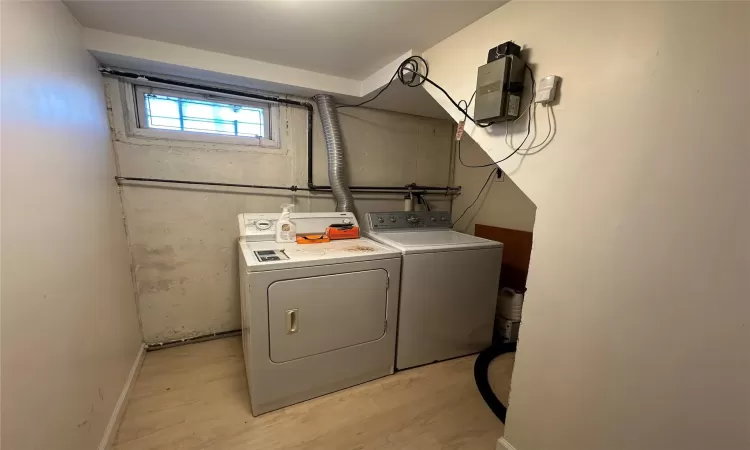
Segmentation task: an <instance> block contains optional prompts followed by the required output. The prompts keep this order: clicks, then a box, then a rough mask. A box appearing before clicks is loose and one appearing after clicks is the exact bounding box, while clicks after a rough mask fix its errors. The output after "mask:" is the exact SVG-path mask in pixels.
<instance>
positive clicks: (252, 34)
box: [65, 0, 504, 80]
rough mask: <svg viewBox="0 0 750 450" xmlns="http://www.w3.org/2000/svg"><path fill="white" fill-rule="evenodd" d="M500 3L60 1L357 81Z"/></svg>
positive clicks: (139, 32)
mask: <svg viewBox="0 0 750 450" xmlns="http://www.w3.org/2000/svg"><path fill="white" fill-rule="evenodd" d="M503 3H504V1H497V0H482V1H471V0H464V1H450V0H446V1H443V0H431V1H424V0H423V1H387V0H359V1H357V0H350V1H317V0H308V1H303V0H296V1H292V0H277V1H232V2H227V1H209V0H204V1H109V0H102V1H91V0H87V1H66V2H65V4H66V5H67V6H68V8H69V9H70V11H71V12H72V13H73V15H74V16H75V17H76V19H78V21H79V22H80V23H81V25H83V26H84V27H87V28H94V29H100V30H105V31H109V32H113V33H118V34H125V35H128V36H137V37H141V38H146V39H152V40H157V41H162V42H168V43H172V44H177V45H183V46H186V47H193V48H197V49H202V50H208V51H212V52H217V53H224V54H229V55H234V56H240V57H244V58H250V59H255V60H260V61H265V62H269V63H274V64H280V65H285V66H290V67H295V68H300V69H306V70H311V71H315V72H320V73H324V74H329V75H337V76H341V77H345V78H353V79H358V80H362V79H364V78H366V77H367V76H369V75H370V74H372V73H373V72H375V71H376V70H378V69H380V68H381V67H383V66H384V65H386V64H388V63H389V62H391V61H393V60H394V59H396V58H398V57H399V56H400V55H402V54H404V53H405V52H407V51H409V50H413V51H414V52H415V53H419V52H421V51H423V50H426V49H427V48H429V47H431V46H432V45H434V44H437V43H438V42H440V41H442V40H443V39H445V38H446V37H448V36H450V35H451V34H453V33H455V32H456V31H458V30H460V29H462V28H464V27H465V26H467V25H469V24H470V23H472V22H474V21H475V20H477V19H478V18H480V17H482V16H484V15H486V14H487V13H489V12H490V11H492V10H494V9H496V8H498V7H499V6H500V5H502V4H503Z"/></svg>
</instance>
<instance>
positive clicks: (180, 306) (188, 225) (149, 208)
mask: <svg viewBox="0 0 750 450" xmlns="http://www.w3.org/2000/svg"><path fill="white" fill-rule="evenodd" d="M123 84H124V83H122V82H120V81H118V80H116V79H112V78H105V79H104V85H105V92H106V94H107V100H108V107H109V118H110V124H111V128H112V136H113V145H114V150H115V153H116V155H117V162H118V173H119V174H120V175H122V176H131V177H152V178H172V179H191V180H203V181H218V182H228V183H253V184H283V185H291V184H296V185H301V186H304V185H305V184H306V183H307V111H306V110H305V109H304V108H298V107H291V106H284V105H282V106H281V108H280V126H281V139H282V144H281V148H282V150H283V151H282V152H273V153H269V152H267V151H263V150H260V149H259V148H257V147H234V148H227V146H222V145H214V144H203V143H196V142H186V141H176V140H174V141H173V140H164V139H147V138H142V137H134V136H131V135H129V133H128V132H127V127H126V126H125V124H126V114H127V112H126V110H125V109H124V108H123V93H124V92H126V91H125V90H124V88H125V86H123ZM339 116H340V121H341V125H342V131H343V135H344V140H345V143H346V149H347V154H346V156H347V165H348V168H349V178H350V182H351V183H352V184H358V185H374V184H378V185H404V184H408V183H411V182H416V183H420V184H431V185H446V184H448V183H449V180H450V172H451V135H452V124H451V123H450V122H448V121H442V120H437V119H429V118H424V117H418V116H411V115H405V114H398V113H390V112H384V111H377V110H371V109H364V108H349V109H342V110H341V111H340V115H339ZM313 144H314V174H315V179H314V182H315V183H316V184H329V183H328V179H327V178H328V177H327V158H326V150H325V141H324V139H323V135H322V129H321V127H320V124H319V121H318V117H317V113H316V116H315V120H314V136H313ZM121 195H122V201H123V206H124V213H125V218H126V224H127V230H128V240H129V246H130V254H131V260H132V269H133V272H134V276H135V280H136V291H137V292H136V295H137V299H138V300H137V301H138V305H139V312H140V317H141V324H142V327H143V335H144V339H145V341H146V343H150V344H153V343H161V342H168V341H173V340H178V339H183V338H190V337H194V336H201V335H206V334H211V333H216V332H223V331H229V330H236V329H239V327H240V304H239V287H238V272H237V270H238V268H237V265H238V264H237V244H236V241H237V237H238V230H237V219H236V216H237V214H238V213H241V212H277V211H278V212H280V209H279V205H281V204H283V203H294V204H295V205H296V210H297V211H331V210H333V209H335V204H334V202H333V199H332V197H331V196H330V194H308V193H300V192H298V193H296V194H293V193H291V192H286V191H257V190H253V191H250V190H246V189H233V188H204V187H189V186H176V185H166V184H164V185H154V184H145V183H140V184H139V183H129V184H126V185H123V187H122V188H121ZM430 200H431V205H432V207H433V208H434V209H444V210H448V209H449V208H450V201H449V198H447V197H444V196H432V197H430ZM356 207H357V211H358V214H359V215H360V216H361V215H362V214H363V213H365V212H368V211H375V210H380V211H383V210H400V209H402V208H403V197H401V196H394V195H379V194H371V195H361V194H360V195H357V196H356Z"/></svg>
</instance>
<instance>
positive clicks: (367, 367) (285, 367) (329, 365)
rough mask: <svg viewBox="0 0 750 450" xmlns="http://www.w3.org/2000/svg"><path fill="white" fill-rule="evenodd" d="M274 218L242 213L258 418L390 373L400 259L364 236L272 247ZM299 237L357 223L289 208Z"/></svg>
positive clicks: (249, 368)
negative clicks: (294, 211) (293, 210)
mask: <svg viewBox="0 0 750 450" xmlns="http://www.w3.org/2000/svg"><path fill="white" fill-rule="evenodd" d="M278 217H279V215H278V214H240V215H239V216H238V219H239V226H240V233H241V235H242V236H241V237H240V240H239V260H240V292H241V301H242V344H243V351H244V358H245V369H246V373H247V380H248V387H249V392H250V405H251V410H252V414H253V415H254V416H255V415H258V414H263V413H266V412H269V411H272V410H275V409H278V408H282V407H284V406H288V405H291V404H293V403H297V402H300V401H303V400H308V399H311V398H314V397H317V396H320V395H323V394H327V393H330V392H334V391H337V390H340V389H344V388H347V387H350V386H354V385H356V384H359V383H363V382H365V381H369V380H373V379H375V378H379V377H382V376H385V375H389V374H392V373H393V371H394V360H395V345H396V317H397V311H398V299H399V287H400V269H401V255H400V252H399V251H398V250H395V249H392V248H389V247H387V246H385V245H383V244H380V243H377V242H375V241H372V240H370V239H367V238H359V239H347V240H338V241H331V242H328V243H320V244H304V245H301V244H296V243H283V244H280V243H276V242H275V226H276V220H277V219H278ZM291 219H292V221H293V222H294V223H295V225H296V227H297V233H298V234H305V233H322V232H324V231H325V229H326V228H327V227H328V226H330V225H332V224H340V223H346V224H353V225H358V223H357V219H356V217H355V216H354V214H353V213H292V216H291Z"/></svg>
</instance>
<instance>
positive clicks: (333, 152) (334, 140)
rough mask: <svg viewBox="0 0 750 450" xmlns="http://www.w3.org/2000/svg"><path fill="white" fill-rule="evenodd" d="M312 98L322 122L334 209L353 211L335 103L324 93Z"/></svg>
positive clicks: (352, 200) (352, 199)
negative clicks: (334, 203) (334, 200)
mask: <svg viewBox="0 0 750 450" xmlns="http://www.w3.org/2000/svg"><path fill="white" fill-rule="evenodd" d="M313 100H315V102H316V103H317V104H318V114H320V121H321V123H322V124H323V135H324V136H325V139H326V150H327V151H328V180H329V181H328V182H329V183H330V184H331V192H332V193H333V196H334V198H335V199H336V211H338V212H353V211H354V198H353V197H352V193H351V192H350V191H349V186H347V184H346V168H345V166H344V143H343V141H342V139H341V127H340V126H339V118H338V116H337V112H336V104H335V103H334V102H333V97H332V96H330V95H326V94H320V95H316V96H315V97H313Z"/></svg>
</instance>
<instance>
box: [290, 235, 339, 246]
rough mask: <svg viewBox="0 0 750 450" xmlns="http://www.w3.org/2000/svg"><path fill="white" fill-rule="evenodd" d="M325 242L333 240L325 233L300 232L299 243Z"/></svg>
mask: <svg viewBox="0 0 750 450" xmlns="http://www.w3.org/2000/svg"><path fill="white" fill-rule="evenodd" d="M325 242H331V238H329V237H328V236H326V235H325V234H298V235H297V243H298V244H323V243H325Z"/></svg>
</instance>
